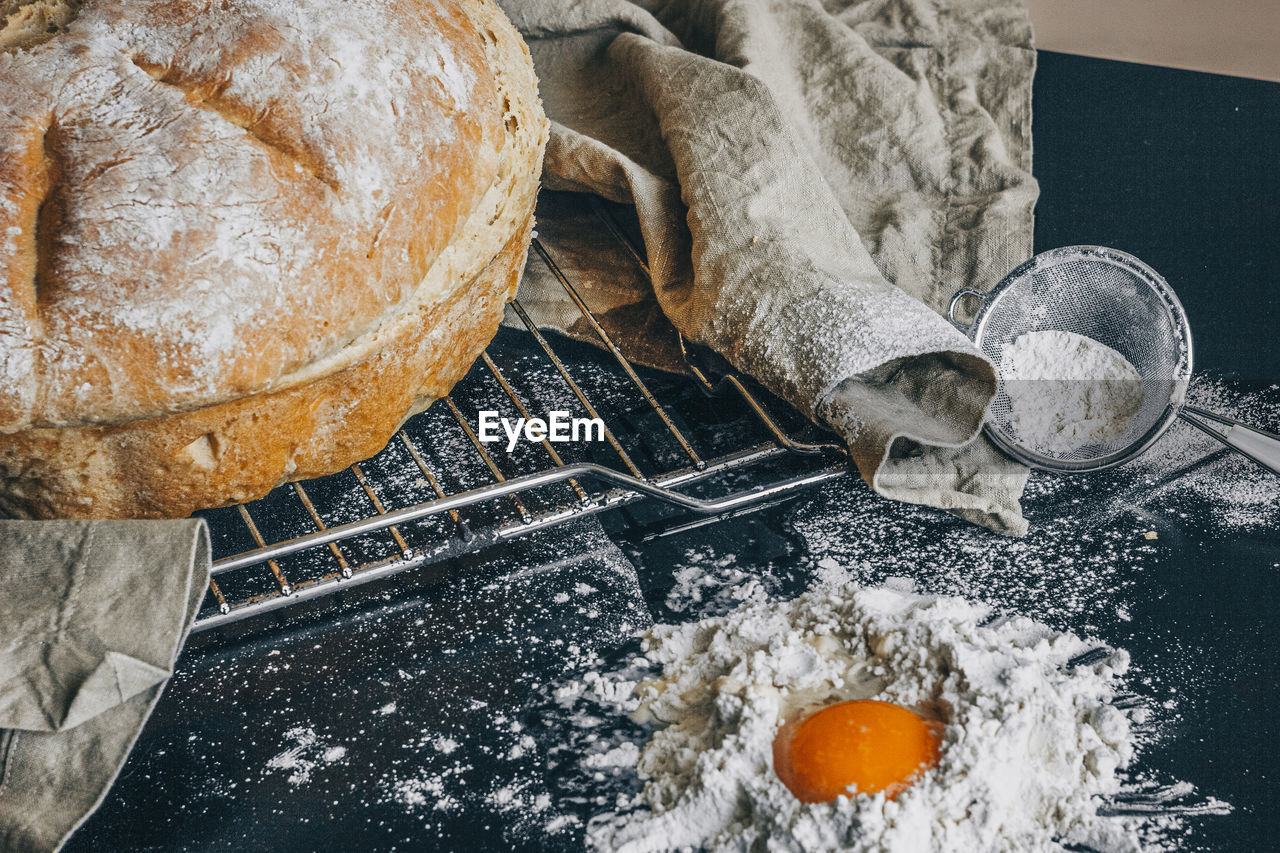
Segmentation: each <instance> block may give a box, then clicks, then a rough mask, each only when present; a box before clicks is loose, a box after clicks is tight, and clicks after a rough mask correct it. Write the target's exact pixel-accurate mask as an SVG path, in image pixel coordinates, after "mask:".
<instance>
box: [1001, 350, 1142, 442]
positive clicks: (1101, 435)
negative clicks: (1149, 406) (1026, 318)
mask: <svg viewBox="0 0 1280 853" xmlns="http://www.w3.org/2000/svg"><path fill="white" fill-rule="evenodd" d="M1000 379H1001V382H1002V385H1003V388H1004V390H1005V392H1006V393H1007V394H1008V395H1009V419H1008V424H1009V427H1010V429H1012V430H1013V432H1014V434H1015V435H1017V436H1018V438H1019V440H1020V442H1021V443H1022V444H1023V445H1025V446H1026V447H1028V448H1029V449H1031V450H1035V451H1037V452H1039V453H1045V454H1050V455H1054V456H1063V455H1067V454H1070V453H1072V452H1074V451H1076V450H1079V449H1081V448H1083V447H1086V446H1088V445H1091V444H1107V443H1110V442H1114V441H1117V440H1118V439H1120V438H1121V437H1122V436H1124V434H1125V431H1126V430H1128V428H1129V424H1130V422H1131V421H1132V420H1133V416H1134V415H1136V414H1137V413H1138V412H1139V411H1140V410H1141V409H1142V402H1143V399H1144V396H1145V395H1144V393H1143V389H1142V377H1141V376H1140V375H1139V374H1138V371H1137V370H1136V369H1135V368H1134V366H1133V365H1132V364H1130V363H1129V360H1128V359H1127V358H1125V357H1124V356H1123V355H1121V354H1120V353H1118V352H1116V351H1115V350H1114V349H1112V348H1111V347H1109V346H1107V345H1106V344H1103V343H1101V342H1099V341H1095V340H1094V339H1093V338H1088V337H1085V336H1084V335H1078V334H1076V333H1074V332H1064V331H1058V330H1055V329H1048V330H1041V331H1032V332H1024V333H1023V334H1021V335H1019V336H1018V337H1016V338H1014V340H1013V341H1012V342H1010V343H1008V344H1006V345H1005V347H1004V350H1003V351H1002V353H1001V361H1000Z"/></svg>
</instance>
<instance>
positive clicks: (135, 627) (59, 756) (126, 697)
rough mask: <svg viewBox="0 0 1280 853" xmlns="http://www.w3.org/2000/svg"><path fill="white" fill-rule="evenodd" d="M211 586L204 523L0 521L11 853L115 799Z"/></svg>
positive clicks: (1, 758) (0, 644) (1, 687)
mask: <svg viewBox="0 0 1280 853" xmlns="http://www.w3.org/2000/svg"><path fill="white" fill-rule="evenodd" d="M208 582H209V532H208V529H207V528H206V527H205V524H204V522H203V521H200V520H198V519H186V520H183V521H143V522H131V521H3V520H0V853H17V851H22V853H29V851H47V850H55V849H57V848H58V847H59V846H61V844H62V842H63V841H64V840H66V838H67V836H69V835H70V834H71V833H72V832H73V831H74V830H75V828H76V827H78V826H79V825H80V824H81V822H83V821H84V819H85V818H86V817H88V815H89V813H90V812H92V811H93V810H94V809H95V808H96V807H97V806H98V803H99V802H101V800H102V798H103V797H104V796H105V795H106V792H107V789H108V788H110V787H111V783H112V782H113V781H114V780H115V777H116V774H117V773H119V772H120V767H121V766H122V765H123V764H124V760H125V758H126V757H127V756H128V754H129V750H130V749H131V748H132V746H133V742H134V740H135V739H136V738H137V736H138V733H139V732H140V731H141V730H142V724H143V723H144V722H145V721H146V719H147V716H148V715H149V714H150V713H151V709H152V707H153V706H154V705H155V703H156V700H157V699H158V698H159V696H160V691H161V689H162V688H163V687H164V683H165V681H166V680H167V679H168V678H169V676H170V675H172V674H173V666H174V662H175V661H176V660H177V657H178V652H179V651H180V650H181V649H182V644H183V641H184V640H185V638H186V636H187V631H188V630H189V629H190V628H191V624H192V622H193V621H194V619H195V616H196V611H197V610H198V609H199V607H200V602H201V600H202V599H203V597H204V593H205V588H206V586H207V585H208Z"/></svg>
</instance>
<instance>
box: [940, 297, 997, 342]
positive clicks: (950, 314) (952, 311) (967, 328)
mask: <svg viewBox="0 0 1280 853" xmlns="http://www.w3.org/2000/svg"><path fill="white" fill-rule="evenodd" d="M967 296H972V297H973V298H975V299H977V300H978V301H979V302H986V301H987V294H985V293H983V292H982V291H981V290H970V289H969V288H967V287H966V288H964V289H963V290H957V291H956V292H955V295H953V296H952V297H951V303H950V304H949V305H947V319H948V320H950V321H951V325H953V326H955V327H956V328H957V329H959V330H960V331H962V332H964V333H965V334H966V335H968V336H969V337H973V324H972V323H968V324H966V323H961V322H960V321H959V320H957V319H956V309H957V308H959V307H960V301H961V300H962V299H964V298H965V297H967Z"/></svg>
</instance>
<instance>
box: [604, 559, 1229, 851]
mask: <svg viewBox="0 0 1280 853" xmlns="http://www.w3.org/2000/svg"><path fill="white" fill-rule="evenodd" d="M1098 645H1099V644H1098V643H1096V642H1093V641H1089V640H1086V639H1082V638H1080V637H1078V636H1076V635H1074V634H1071V633H1068V632H1060V631H1054V630H1052V629H1050V628H1048V627H1047V626H1045V625H1043V624H1040V623H1037V622H1035V621H1032V620H1029V619H1026V618H1010V617H1000V618H994V617H993V616H992V612H991V611H990V610H989V609H988V608H987V607H986V606H984V605H980V604H974V603H970V602H967V601H965V600H963V599H960V598H955V597H947V596H926V595H919V594H916V593H915V592H913V591H911V583H910V582H909V581H905V580H902V579H893V580H892V581H891V582H890V584H888V585H886V586H884V587H880V588H875V589H869V588H859V587H857V586H856V585H853V584H851V583H850V582H849V578H848V575H847V574H845V573H842V572H839V571H828V572H827V573H826V576H825V578H823V579H822V580H821V581H820V582H819V583H817V584H816V585H815V586H814V587H813V588H811V589H809V590H808V591H806V592H804V593H802V594H801V595H799V596H798V597H796V598H795V599H792V600H790V601H782V602H767V601H749V602H746V603H744V604H742V605H741V606H739V607H738V608H736V609H734V610H732V611H730V612H729V613H727V614H725V615H722V616H713V617H709V618H706V619H703V620H701V621H699V622H693V623H686V624H682V625H660V626H657V627H655V628H653V629H651V630H650V631H649V632H648V633H647V634H646V640H645V649H646V651H645V660H646V662H647V663H648V664H649V665H650V666H651V667H657V666H660V667H661V673H660V674H659V675H656V676H653V677H650V678H647V679H641V680H639V681H638V683H637V682H632V681H627V680H626V678H625V675H615V676H597V677H596V678H595V679H594V681H593V682H592V683H589V684H588V683H585V682H584V683H583V684H581V685H579V687H580V692H581V691H587V692H593V693H594V694H596V696H597V697H598V698H600V699H602V700H607V699H609V698H612V699H613V700H614V701H615V702H616V703H617V706H618V708H619V709H620V710H630V711H632V712H633V715H634V716H636V717H637V718H638V719H641V720H644V721H647V722H649V723H650V724H651V725H653V726H655V727H656V731H654V733H653V735H652V737H651V739H650V740H649V742H648V743H647V744H646V745H645V746H644V748H643V750H642V751H640V752H639V754H638V757H637V759H636V762H635V764H636V769H637V771H638V773H639V775H640V777H641V778H642V779H643V780H644V782H645V784H644V788H643V790H642V791H640V792H639V793H638V794H636V795H635V796H633V797H630V798H623V797H620V798H619V802H618V807H617V808H616V809H615V810H613V811H611V812H609V813H606V814H604V815H600V816H598V817H596V818H594V819H593V820H592V821H591V822H590V825H589V826H588V832H587V839H588V842H589V844H591V845H592V846H593V847H595V848H598V849H607V850H625V851H646V850H666V849H673V848H703V849H707V850H726V851H727V850H743V851H746V850H755V849H763V848H764V847H765V846H767V847H768V849H770V850H815V849H824V850H837V849H839V850H868V851H870V850H881V851H915V850H938V851H943V850H955V851H970V850H988V851H1005V850H1007V851H1015V850H1016V851H1024V850H1061V849H1063V846H1064V845H1068V844H1074V845H1084V846H1087V847H1089V848H1093V849H1096V850H1105V851H1115V850H1136V849H1139V848H1140V847H1141V844H1142V840H1143V838H1144V837H1145V836H1149V833H1144V832H1143V829H1144V827H1143V824H1151V823H1158V822H1166V823H1170V822H1174V821H1176V820H1177V818H1176V817H1173V816H1170V815H1168V814H1160V815H1157V814H1154V813H1153V814H1146V815H1137V816H1134V815H1130V816H1125V817H1120V816H1108V815H1107V814H1105V811H1104V808H1103V807H1104V805H1105V803H1106V801H1107V800H1108V799H1111V798H1116V797H1119V796H1122V795H1123V794H1124V793H1125V791H1126V785H1125V779H1124V777H1123V773H1122V771H1123V770H1124V768H1126V767H1127V766H1128V765H1129V764H1130V762H1131V761H1133V759H1134V757H1135V750H1136V748H1137V743H1138V739H1137V737H1136V734H1135V724H1137V723H1140V722H1141V719H1142V717H1143V716H1144V714H1145V711H1143V710H1141V709H1139V708H1137V707H1136V706H1135V705H1134V704H1133V703H1131V702H1128V701H1125V697H1124V696H1123V695H1122V694H1121V690H1122V689H1123V684H1122V676H1123V675H1124V673H1125V671H1126V670H1127V668H1128V656H1127V654H1126V653H1125V652H1123V651H1112V650H1102V651H1101V652H1096V653H1094V654H1091V655H1089V656H1088V657H1086V658H1084V659H1083V660H1074V659H1076V658H1078V657H1079V656H1082V655H1085V654H1086V653H1090V652H1095V650H1096V649H1098ZM628 688H633V689H634V694H635V695H634V697H631V698H626V699H622V698H620V697H622V696H626V695H628V694H629V693H630V692H631V691H630V690H628ZM873 697H874V698H878V699H883V700H887V701H891V702H896V703H898V704H901V705H904V706H907V707H913V708H921V709H924V710H925V711H926V713H930V714H933V715H936V716H938V717H939V718H940V719H942V720H943V722H944V723H945V725H946V729H945V735H944V741H943V753H942V758H941V760H940V762H939V764H938V766H937V767H936V768H934V769H932V770H930V771H928V772H927V773H925V774H924V776H923V777H922V778H921V779H920V781H918V782H917V783H916V784H915V785H914V786H912V787H911V788H910V789H909V790H908V791H906V792H905V793H903V794H901V795H900V796H899V797H898V798H897V799H896V800H893V801H889V800H886V799H885V797H884V795H883V794H880V795H876V796H855V797H851V798H840V799H839V800H837V801H836V802H835V803H821V804H804V803H800V802H799V801H797V800H796V799H795V798H794V797H792V796H791V794H790V792H789V791H788V790H787V789H786V788H785V787H784V786H783V784H782V783H781V781H779V780H778V778H777V777H776V776H775V775H774V774H773V772H772V759H771V745H772V741H773V737H774V735H775V733H776V732H777V729H778V727H779V725H780V723H781V721H782V720H783V719H784V718H786V717H787V716H788V714H790V713H793V712H794V711H796V710H797V709H799V708H804V707H807V706H809V705H812V704H813V703H826V702H834V701H843V700H848V699H865V698H873ZM1126 709H1129V710H1126ZM629 757H630V754H629V753H627V751H626V749H625V748H622V747H615V748H614V749H612V750H610V751H609V752H605V753H603V754H597V755H596V756H595V757H592V758H589V759H588V760H589V761H592V762H594V763H595V764H596V765H597V766H600V765H604V764H607V763H609V762H610V760H611V759H612V760H620V759H627V758H629ZM1164 795H1165V796H1169V795H1170V794H1169V792H1168V791H1166V792H1165V794H1164ZM1204 809H1208V810H1210V811H1222V810H1225V809H1229V806H1226V805H1225V804H1223V803H1220V802H1216V801H1211V802H1210V803H1208V804H1207V805H1206V806H1205V807H1204ZM1204 809H1202V810H1201V811H1202V812H1203V810H1204Z"/></svg>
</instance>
